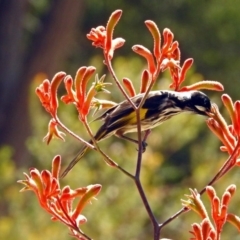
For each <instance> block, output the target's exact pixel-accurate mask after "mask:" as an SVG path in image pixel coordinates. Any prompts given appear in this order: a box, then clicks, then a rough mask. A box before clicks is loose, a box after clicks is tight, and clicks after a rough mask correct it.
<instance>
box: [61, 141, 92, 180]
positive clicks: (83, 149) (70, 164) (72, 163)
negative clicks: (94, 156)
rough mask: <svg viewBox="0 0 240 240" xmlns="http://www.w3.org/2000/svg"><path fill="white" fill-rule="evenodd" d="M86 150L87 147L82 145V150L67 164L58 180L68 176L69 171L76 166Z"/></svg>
mask: <svg viewBox="0 0 240 240" xmlns="http://www.w3.org/2000/svg"><path fill="white" fill-rule="evenodd" d="M90 143H92V142H90ZM87 150H88V146H87V145H84V146H83V147H82V149H81V150H80V151H79V152H78V154H77V156H76V157H75V158H74V159H73V160H72V161H71V162H70V163H69V165H68V166H67V168H66V169H65V170H64V171H63V173H62V174H61V175H60V178H64V177H65V176H66V175H67V174H68V172H69V171H71V169H72V168H73V167H74V166H75V165H76V164H77V162H78V161H80V160H81V158H82V157H83V156H84V154H85V152H86V151H87Z"/></svg>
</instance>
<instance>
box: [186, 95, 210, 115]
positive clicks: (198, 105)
mask: <svg viewBox="0 0 240 240" xmlns="http://www.w3.org/2000/svg"><path fill="white" fill-rule="evenodd" d="M182 97H183V103H184V104H183V109H184V110H185V111H190V112H193V113H196V114H200V115H204V116H209V114H210V113H211V101H210V99H209V98H208V96H207V95H206V94H204V93H202V92H200V91H189V92H184V93H183V95H182Z"/></svg>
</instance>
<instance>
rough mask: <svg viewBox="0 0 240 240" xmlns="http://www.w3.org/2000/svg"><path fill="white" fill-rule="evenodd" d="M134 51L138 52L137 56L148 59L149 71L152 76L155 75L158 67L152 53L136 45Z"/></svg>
mask: <svg viewBox="0 0 240 240" xmlns="http://www.w3.org/2000/svg"><path fill="white" fill-rule="evenodd" d="M132 50H133V51H134V52H136V53H137V54H139V55H141V56H143V57H144V58H146V60H147V63H148V71H149V72H150V73H151V74H154V72H155V69H156V66H155V62H154V57H153V55H152V53H151V52H150V51H149V50H148V49H147V48H145V47H144V46H142V45H134V46H133V47H132Z"/></svg>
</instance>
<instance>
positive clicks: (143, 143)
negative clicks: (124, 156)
mask: <svg viewBox="0 0 240 240" xmlns="http://www.w3.org/2000/svg"><path fill="white" fill-rule="evenodd" d="M147 145H148V144H147V143H146V142H145V141H142V153H144V152H145V151H146V148H147ZM137 151H139V149H137Z"/></svg>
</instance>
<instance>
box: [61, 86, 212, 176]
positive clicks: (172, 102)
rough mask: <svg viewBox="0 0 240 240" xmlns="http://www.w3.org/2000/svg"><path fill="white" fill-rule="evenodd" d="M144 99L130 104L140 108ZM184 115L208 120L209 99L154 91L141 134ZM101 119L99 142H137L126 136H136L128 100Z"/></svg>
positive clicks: (137, 98)
mask: <svg viewBox="0 0 240 240" xmlns="http://www.w3.org/2000/svg"><path fill="white" fill-rule="evenodd" d="M143 97H144V93H142V94H138V95H136V96H134V97H132V98H131V100H132V102H133V103H134V104H135V105H136V106H138V105H139V103H140V102H141V100H142V98H143ZM182 112H191V113H195V114H199V115H203V116H208V114H209V113H210V112H211V101H210V99H209V98H208V97H207V95H205V94H204V93H202V92H200V91H187V92H175V91H169V90H159V91H151V92H149V94H148V96H147V98H146V100H145V102H144V103H143V105H142V107H141V110H140V119H141V131H145V130H148V129H152V128H154V127H156V126H158V125H160V124H161V123H163V122H164V121H166V120H168V119H169V118H171V117H173V116H175V115H177V114H179V113H182ZM99 119H101V120H103V124H102V126H101V127H100V128H99V130H98V131H97V133H96V134H95V136H94V138H95V140H96V141H100V140H103V139H105V138H107V137H109V136H112V135H116V136H118V137H122V138H125V139H127V140H130V141H133V142H137V141H136V140H134V139H131V138H129V137H127V136H125V134H126V133H130V132H137V118H136V113H135V111H134V109H133V107H132V105H131V104H130V103H129V101H128V100H125V101H123V102H120V103H119V104H117V105H116V106H114V107H112V108H110V109H108V110H107V111H106V112H104V113H103V114H102V115H101V116H100V117H98V118H97V119H96V120H99ZM89 143H91V144H92V141H91V140H90V141H89ZM87 149H88V147H87V146H84V147H83V148H82V149H81V151H80V152H79V153H78V154H77V156H76V157H75V158H74V159H73V160H72V161H71V163H70V164H69V166H68V167H67V168H66V170H65V171H64V172H63V173H62V175H61V177H64V176H65V175H66V174H67V173H68V172H69V171H70V170H71V169H72V168H73V166H74V165H75V164H76V163H77V162H78V161H79V160H80V159H81V158H82V156H83V155H84V153H85V152H86V150H87Z"/></svg>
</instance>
